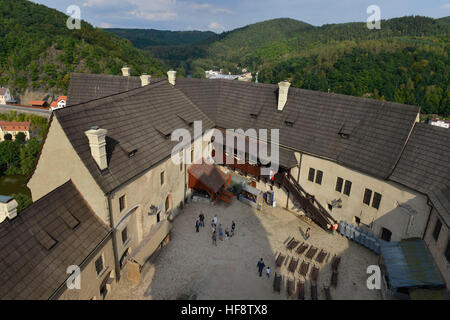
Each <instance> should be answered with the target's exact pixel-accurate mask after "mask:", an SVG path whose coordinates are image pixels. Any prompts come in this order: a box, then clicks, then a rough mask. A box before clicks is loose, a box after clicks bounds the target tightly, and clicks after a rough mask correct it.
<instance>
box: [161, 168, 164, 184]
mask: <svg viewBox="0 0 450 320" xmlns="http://www.w3.org/2000/svg"><path fill="white" fill-rule="evenodd" d="M163 184H164V171H163V172H161V185H163Z"/></svg>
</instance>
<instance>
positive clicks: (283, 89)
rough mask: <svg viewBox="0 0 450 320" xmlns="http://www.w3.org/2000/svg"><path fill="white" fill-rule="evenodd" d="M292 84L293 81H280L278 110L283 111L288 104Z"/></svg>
mask: <svg viewBox="0 0 450 320" xmlns="http://www.w3.org/2000/svg"><path fill="white" fill-rule="evenodd" d="M290 86H291V83H290V82H289V81H287V80H285V81H281V82H279V83H278V111H283V109H284V106H285V105H286V102H287V98H288V93H289V87H290Z"/></svg>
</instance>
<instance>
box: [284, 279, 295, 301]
mask: <svg viewBox="0 0 450 320" xmlns="http://www.w3.org/2000/svg"><path fill="white" fill-rule="evenodd" d="M286 287H287V294H288V296H289V297H292V296H293V295H294V293H295V280H292V279H288V280H287V286H286Z"/></svg>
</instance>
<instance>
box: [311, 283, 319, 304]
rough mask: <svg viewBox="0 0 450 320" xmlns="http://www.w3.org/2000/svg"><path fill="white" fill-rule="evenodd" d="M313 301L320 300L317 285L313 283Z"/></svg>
mask: <svg viewBox="0 0 450 320" xmlns="http://www.w3.org/2000/svg"><path fill="white" fill-rule="evenodd" d="M311 299H312V300H318V298H317V283H315V282H314V281H311Z"/></svg>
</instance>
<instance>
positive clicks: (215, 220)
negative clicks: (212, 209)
mask: <svg viewBox="0 0 450 320" xmlns="http://www.w3.org/2000/svg"><path fill="white" fill-rule="evenodd" d="M213 223H214V225H215V226H217V215H215V216H214V219H213Z"/></svg>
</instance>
